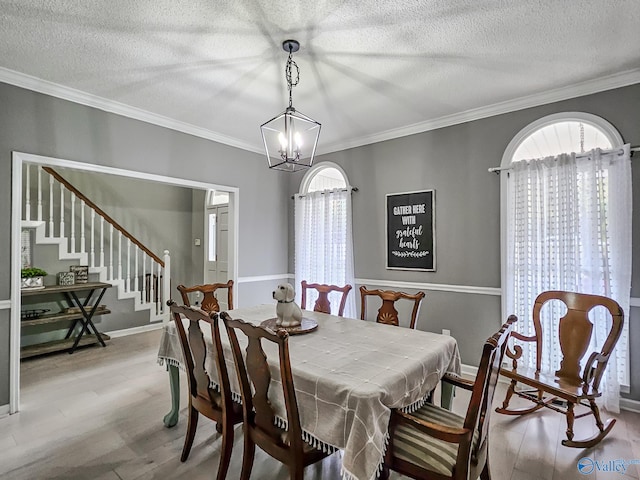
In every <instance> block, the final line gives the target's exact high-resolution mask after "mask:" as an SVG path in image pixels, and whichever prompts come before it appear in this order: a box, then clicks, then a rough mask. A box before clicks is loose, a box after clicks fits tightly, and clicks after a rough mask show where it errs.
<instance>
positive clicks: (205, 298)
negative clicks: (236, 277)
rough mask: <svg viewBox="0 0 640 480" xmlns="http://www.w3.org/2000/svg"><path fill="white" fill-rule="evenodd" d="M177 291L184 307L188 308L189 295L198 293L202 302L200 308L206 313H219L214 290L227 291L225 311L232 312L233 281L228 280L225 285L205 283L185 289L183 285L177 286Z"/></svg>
mask: <svg viewBox="0 0 640 480" xmlns="http://www.w3.org/2000/svg"><path fill="white" fill-rule="evenodd" d="M177 288H178V291H179V292H180V295H182V301H183V302H184V304H185V305H187V306H190V305H191V303H190V301H189V294H190V293H194V292H198V293H201V294H202V301H201V302H200V308H202V309H203V310H205V311H207V312H219V311H220V304H219V303H218V298H217V297H216V290H218V289H224V288H226V289H227V310H233V280H229V281H228V282H227V283H207V284H205V285H195V286H193V287H185V286H184V285H178V287H177Z"/></svg>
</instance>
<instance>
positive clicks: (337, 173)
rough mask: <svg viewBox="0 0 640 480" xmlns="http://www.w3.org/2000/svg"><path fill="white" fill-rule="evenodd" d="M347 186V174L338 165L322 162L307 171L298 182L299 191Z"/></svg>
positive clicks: (305, 191) (314, 190) (306, 191)
mask: <svg viewBox="0 0 640 480" xmlns="http://www.w3.org/2000/svg"><path fill="white" fill-rule="evenodd" d="M334 188H345V189H346V188H347V176H346V174H345V173H344V170H342V169H341V168H340V167H339V166H338V165H335V164H333V163H331V162H322V163H319V164H317V165H316V167H315V168H313V169H312V170H310V171H309V172H307V175H305V177H304V178H303V179H302V183H301V184H300V193H309V192H318V191H323V190H333V189H334Z"/></svg>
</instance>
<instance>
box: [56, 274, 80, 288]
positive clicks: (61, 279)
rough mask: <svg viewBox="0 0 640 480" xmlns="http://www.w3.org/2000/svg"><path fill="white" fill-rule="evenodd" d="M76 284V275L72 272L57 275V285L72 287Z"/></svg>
mask: <svg viewBox="0 0 640 480" xmlns="http://www.w3.org/2000/svg"><path fill="white" fill-rule="evenodd" d="M75 283H76V275H75V273H73V272H60V273H58V285H74V284H75Z"/></svg>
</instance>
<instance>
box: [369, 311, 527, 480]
mask: <svg viewBox="0 0 640 480" xmlns="http://www.w3.org/2000/svg"><path fill="white" fill-rule="evenodd" d="M516 321H517V318H516V317H515V316H514V315H511V316H510V317H509V319H508V320H507V322H506V323H505V324H504V325H502V327H501V328H500V330H499V331H498V332H496V333H495V334H494V335H492V336H491V337H489V338H488V339H487V341H486V342H485V344H484V347H483V349H482V357H481V358H480V365H479V366H478V373H477V375H476V378H475V381H473V382H472V381H469V380H464V379H462V378H459V377H454V376H451V375H445V377H444V378H443V381H446V382H448V383H451V384H452V385H455V386H457V387H460V388H463V389H466V390H470V391H471V399H470V401H469V405H468V407H467V412H466V414H465V416H464V417H461V416H459V415H456V414H455V413H453V412H450V411H449V410H446V409H444V408H441V407H438V406H436V405H434V404H432V403H426V404H425V405H423V406H422V407H420V408H419V409H418V410H416V411H414V412H412V413H410V414H409V413H405V412H402V411H400V410H393V411H392V413H391V420H390V423H389V427H390V428H389V431H390V438H389V446H388V447H387V451H386V453H385V458H384V465H383V469H382V474H381V476H380V478H381V479H385V480H386V479H388V478H389V470H395V471H397V472H398V473H401V474H402V475H406V476H408V477H411V478H414V479H419V480H442V479H451V480H470V479H474V480H475V479H477V478H478V476H480V477H481V478H482V479H483V480H489V479H490V478H491V475H490V472H489V459H488V455H489V445H488V443H489V435H488V431H489V420H490V416H491V402H492V401H493V395H494V393H495V388H496V384H497V382H498V376H499V372H500V367H501V365H502V360H503V358H504V354H505V351H506V349H507V341H508V339H509V336H510V335H511V330H512V328H513V324H514V323H515V322H516Z"/></svg>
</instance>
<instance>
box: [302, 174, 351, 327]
mask: <svg viewBox="0 0 640 480" xmlns="http://www.w3.org/2000/svg"><path fill="white" fill-rule="evenodd" d="M353 269H354V267H353V233H352V226H351V188H350V186H349V181H348V180H347V176H346V174H345V172H344V170H342V168H340V166H339V165H337V164H335V163H332V162H322V163H319V164H316V165H315V166H314V167H313V168H312V169H310V170H309V171H308V172H307V174H306V175H305V176H304V178H303V179H302V182H301V184H300V193H299V194H298V195H296V196H295V274H296V280H295V281H296V292H297V298H300V297H301V287H300V282H301V281H302V280H306V281H307V282H309V283H324V284H328V285H337V286H344V285H347V284H349V285H352V286H353V283H354V271H353ZM334 293H335V292H334ZM315 295H316V294H315V293H314V292H313V291H310V292H309V294H308V296H307V304H306V305H305V307H306V308H307V309H309V310H312V309H313V305H314V303H315V300H316V298H315ZM337 295H339V294H337ZM329 300H330V302H331V308H332V313H334V314H336V312H337V308H338V306H339V304H340V299H339V297H337V296H336V297H332V296H331V295H329ZM355 305H356V304H355V298H354V296H353V295H352V294H351V295H349V296H348V297H347V304H346V307H345V311H344V315H345V316H347V317H353V318H355V316H356V306H355Z"/></svg>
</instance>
